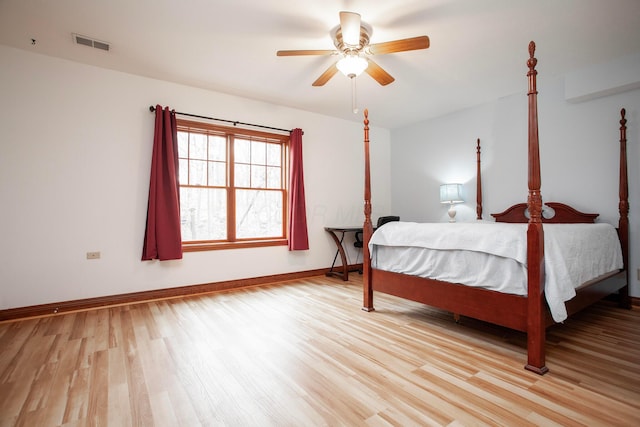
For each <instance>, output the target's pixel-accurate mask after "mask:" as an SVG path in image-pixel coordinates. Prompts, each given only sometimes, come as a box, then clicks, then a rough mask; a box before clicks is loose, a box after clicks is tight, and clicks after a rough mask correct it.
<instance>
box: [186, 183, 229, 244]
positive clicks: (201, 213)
mask: <svg viewBox="0 0 640 427" xmlns="http://www.w3.org/2000/svg"><path fill="white" fill-rule="evenodd" d="M226 217H227V196H226V190H225V189H217V188H189V187H181V188H180V223H181V231H182V241H183V242H187V241H193V240H225V239H226V238H227V220H226Z"/></svg>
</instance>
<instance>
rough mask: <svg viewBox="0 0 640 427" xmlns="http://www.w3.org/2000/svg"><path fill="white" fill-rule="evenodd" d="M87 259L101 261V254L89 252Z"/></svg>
mask: <svg viewBox="0 0 640 427" xmlns="http://www.w3.org/2000/svg"><path fill="white" fill-rule="evenodd" d="M87 259H100V252H87Z"/></svg>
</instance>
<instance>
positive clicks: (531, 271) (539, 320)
mask: <svg viewBox="0 0 640 427" xmlns="http://www.w3.org/2000/svg"><path fill="white" fill-rule="evenodd" d="M535 50H536V44H535V43H534V42H533V41H532V42H530V43H529V60H528V61H527V66H528V67H529V72H528V73H527V77H528V80H529V91H528V93H527V96H528V98H529V143H528V145H529V197H528V198H527V207H528V209H529V226H528V228H527V272H528V274H527V282H528V293H527V304H528V306H529V307H528V311H529V315H528V316H527V319H528V320H527V364H526V366H525V368H526V369H528V370H530V371H533V372H535V373H537V374H541V375H542V374H544V373H546V372H548V370H549V369H548V368H547V367H546V365H545V351H544V348H545V333H546V305H545V302H544V231H543V229H542V195H541V193H540V187H541V179H540V148H539V139H538V91H537V87H536V76H537V74H538V72H537V71H536V64H537V63H538V60H537V59H536V58H535V57H534V54H535Z"/></svg>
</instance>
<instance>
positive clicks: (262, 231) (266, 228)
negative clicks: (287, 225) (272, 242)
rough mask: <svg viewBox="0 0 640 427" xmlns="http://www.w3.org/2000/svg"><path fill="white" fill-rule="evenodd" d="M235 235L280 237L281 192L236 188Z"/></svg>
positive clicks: (242, 236)
mask: <svg viewBox="0 0 640 427" xmlns="http://www.w3.org/2000/svg"><path fill="white" fill-rule="evenodd" d="M236 230H237V231H236V234H237V237H238V238H240V239H242V238H250V237H282V192H280V191H266V190H236Z"/></svg>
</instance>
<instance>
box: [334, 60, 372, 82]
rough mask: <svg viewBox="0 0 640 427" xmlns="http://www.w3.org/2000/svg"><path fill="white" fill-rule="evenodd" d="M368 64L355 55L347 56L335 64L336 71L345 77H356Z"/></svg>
mask: <svg viewBox="0 0 640 427" xmlns="http://www.w3.org/2000/svg"><path fill="white" fill-rule="evenodd" d="M368 66H369V63H368V62H367V60H366V59H364V58H362V57H360V56H357V55H347V56H345V57H344V58H342V59H341V60H340V61H338V63H337V64H336V67H338V70H340V72H341V73H342V74H344V75H345V76H347V77H357V76H359V75H360V74H362V72H363V71H364V70H366V69H367V67H368Z"/></svg>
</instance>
